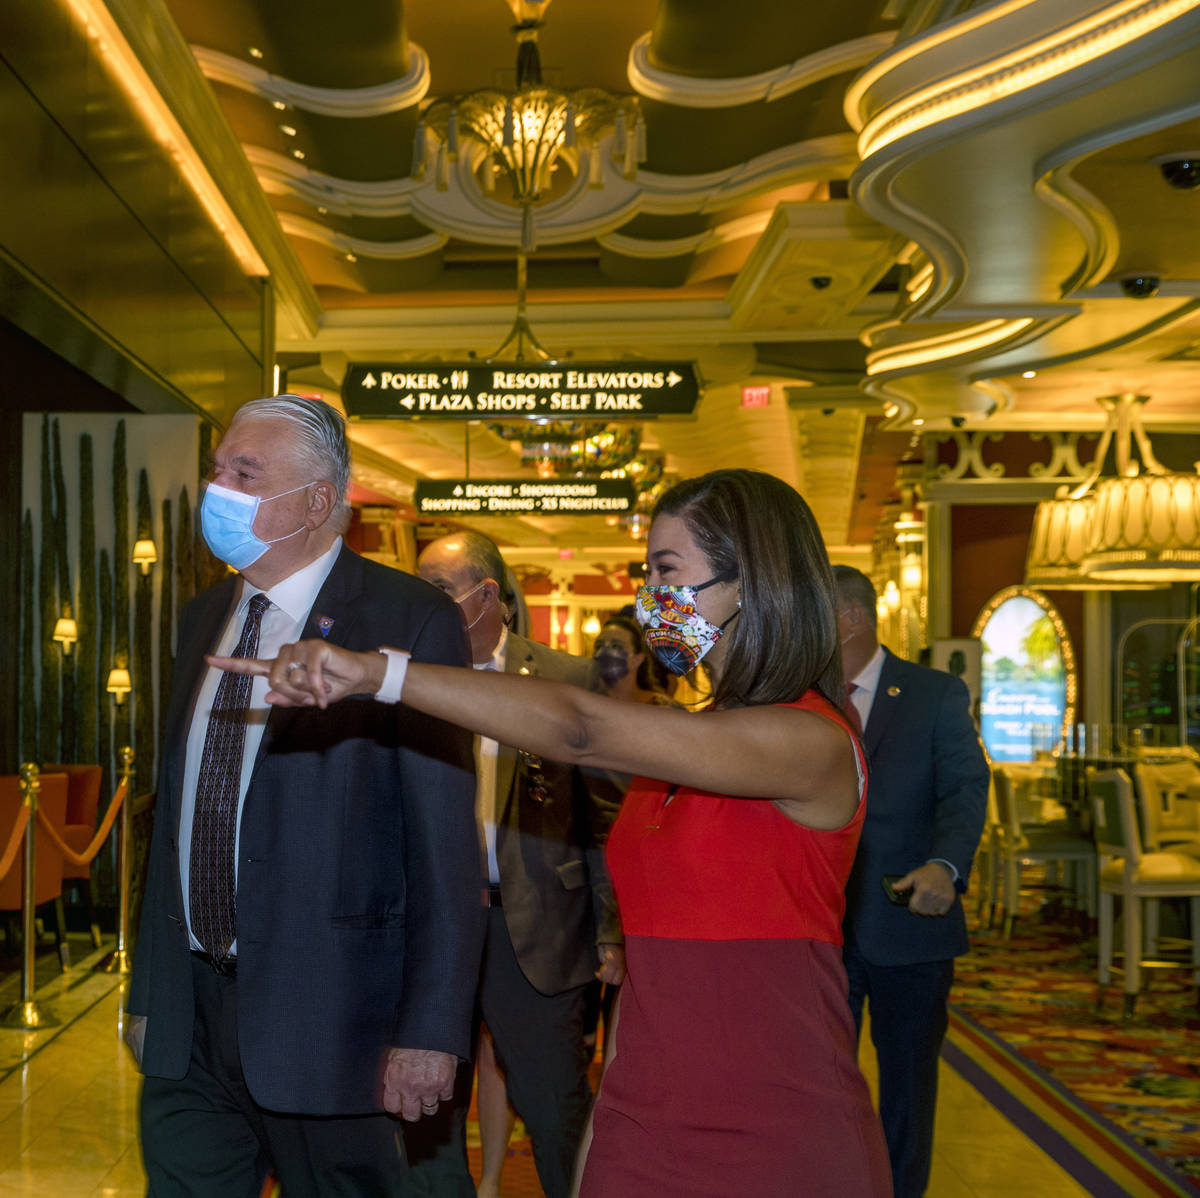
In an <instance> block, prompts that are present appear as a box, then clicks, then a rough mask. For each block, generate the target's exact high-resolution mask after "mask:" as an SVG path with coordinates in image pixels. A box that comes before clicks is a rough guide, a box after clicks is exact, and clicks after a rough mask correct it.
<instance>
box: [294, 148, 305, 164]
mask: <svg viewBox="0 0 1200 1198" xmlns="http://www.w3.org/2000/svg"><path fill="white" fill-rule="evenodd" d="M292 157H293V158H295V159H297V160H298V161H300V162H303V161H304V151H303V150H293V151H292Z"/></svg>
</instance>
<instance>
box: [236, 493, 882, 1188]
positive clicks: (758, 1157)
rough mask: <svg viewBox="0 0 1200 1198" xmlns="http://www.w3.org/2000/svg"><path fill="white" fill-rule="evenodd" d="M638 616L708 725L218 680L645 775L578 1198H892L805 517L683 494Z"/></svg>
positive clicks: (829, 630)
mask: <svg viewBox="0 0 1200 1198" xmlns="http://www.w3.org/2000/svg"><path fill="white" fill-rule="evenodd" d="M637 607H638V619H639V622H640V623H641V624H642V625H643V629H644V631H645V637H646V643H647V645H648V646H649V647H650V649H651V650H652V651H653V652H654V653H655V655H656V656H657V657H658V658H659V660H660V661H662V662H663V663H664V664H665V665H666V666H667V668H668V669H671V670H673V671H675V672H677V673H683V672H685V671H687V670H689V669H691V668H692V667H694V666H695V665H696V664H697V662H699V660H700V659H701V658H704V660H705V664H706V665H707V666H708V667H709V672H710V675H711V678H712V684H713V701H712V705H711V707H710V708H709V709H708V710H706V711H704V712H699V713H689V712H686V711H680V710H676V709H672V708H669V707H654V706H649V705H646V704H639V703H621V702H616V701H613V700H612V699H607V698H602V697H600V696H597V695H592V694H589V693H588V692H586V691H581V690H579V689H577V688H572V687H567V686H563V685H560V684H557V683H551V682H545V681H543V680H540V679H529V678H522V677H519V676H514V675H503V674H498V673H488V672H484V671H472V670H455V669H451V668H448V667H437V666H428V665H424V664H417V663H413V664H412V665H411V667H409V666H408V664H407V662H406V661H405V660H404V658H403V656H402V655H397V654H396V653H395V652H394V651H389V652H388V653H386V654H384V653H379V654H371V653H366V654H349V653H346V652H345V651H343V650H340V649H337V648H335V647H334V646H331V645H329V644H328V643H326V642H323V641H306V642H302V643H301V644H300V645H296V646H285V648H284V649H283V650H282V651H281V653H280V656H279V657H278V658H277V659H276V660H275V661H274V662H244V663H243V662H233V661H229V660H220V661H216V664H217V665H219V666H221V667H223V668H230V669H239V670H242V671H244V672H259V673H269V675H270V678H271V685H272V692H271V694H270V695H268V698H269V699H273V700H274V701H277V702H281V703H314V702H315V703H318V704H320V705H322V706H324V705H325V704H326V703H328V702H331V701H333V700H335V699H339V698H341V697H343V696H344V695H347V694H354V693H358V694H361V693H364V692H365V693H369V694H375V693H377V692H379V691H380V690H381V688H382V689H383V692H384V693H385V694H390V696H392V697H393V698H394V697H395V696H396V695H398V694H399V691H400V689H401V687H402V688H403V697H402V701H403V702H404V703H406V704H408V705H410V706H412V707H415V708H417V709H418V710H420V711H424V712H427V713H429V714H430V715H434V716H438V717H441V718H443V719H447V720H452V721H454V722H456V723H459V724H463V725H465V726H466V727H468V728H471V729H472V730H473V731H475V732H478V733H480V734H481V735H484V736H490V737H493V738H495V739H497V740H500V741H503V742H505V743H509V744H514V745H517V746H519V747H521V748H523V749H526V750H527V751H529V752H533V753H537V754H538V755H540V756H544V757H550V758H555V759H558V760H561V761H573V762H578V763H580V764H583V765H589V766H595V767H600V768H607V769H614V770H622V771H625V772H627V773H631V774H634V775H637V779H636V781H635V782H634V784H633V786H632V787H631V789H630V792H629V795H628V796H627V798H626V800H625V803H624V805H623V807H622V810H621V814H620V817H619V818H618V820H617V823H616V825H615V826H614V828H613V831H612V834H611V836H610V838H609V846H608V855H609V864H610V869H611V872H612V875H613V881H614V884H615V885H616V889H617V897H618V901H619V903H620V906H621V912H622V919H623V922H624V925H625V936H626V958H627V967H628V973H627V978H626V983H625V987H624V989H623V992H622V994H621V997H620V1000H619V1003H618V1016H617V1026H616V1029H615V1033H614V1039H613V1041H612V1045H611V1047H610V1052H609V1059H608V1065H607V1068H606V1072H605V1075H604V1079H603V1082H602V1084H601V1089H600V1093H599V1095H598V1096H597V1100H596V1106H595V1110H594V1121H593V1134H592V1137H591V1139H590V1142H586V1143H585V1145H584V1147H583V1149H582V1151H581V1154H580V1170H579V1178H580V1182H579V1193H580V1196H581V1198H823V1196H828V1198H835V1196H836V1198H844V1196H845V1195H851V1194H852V1195H854V1196H855V1198H887V1196H888V1195H890V1194H891V1175H890V1169H889V1165H888V1158H887V1151H886V1148H885V1147H884V1142H883V1134H882V1131H881V1129H880V1126H879V1120H878V1118H877V1116H876V1115H875V1113H874V1111H873V1110H872V1107H871V1103H870V1098H869V1096H868V1092H867V1087H866V1083H865V1082H864V1080H863V1077H862V1075H861V1073H860V1072H859V1070H858V1066H857V1063H856V1059H855V1035H854V1027H853V1023H852V1021H851V1018H850V1011H849V1007H848V1005H847V1001H846V978H845V974H844V972H843V970H842V963H841V950H840V946H841V918H842V911H843V906H844V898H843V888H844V886H845V883H846V879H847V877H848V876H849V872H850V866H851V863H852V861H853V858H854V852H855V848H856V846H857V843H858V836H859V831H860V828H861V825H862V818H863V802H864V796H865V793H866V777H865V767H864V762H863V757H862V751H861V748H860V747H859V746H858V743H857V741H856V740H855V739H854V736H853V734H852V732H851V731H850V729H849V726H848V725H847V723H846V720H845V719H844V718H843V716H842V715H841V713H840V712H839V710H838V708H837V706H836V704H837V703H838V702H839V700H840V697H841V694H842V686H841V665H840V657H839V652H838V641H837V621H836V603H835V591H834V587H833V582H832V578H831V574H830V569H829V562H828V558H827V556H826V554H825V549H824V546H823V544H822V542H821V538H820V534H819V532H818V530H817V526H816V522H815V520H814V519H813V516H812V513H811V511H810V510H809V508H808V505H807V504H806V503H805V502H804V500H803V499H802V498H801V497H800V496H799V495H798V494H797V493H796V492H795V491H794V490H793V489H792V488H791V487H789V486H787V485H786V484H785V483H783V482H781V481H780V480H778V479H776V478H774V477H772V476H770V475H766V474H760V473H757V472H753V471H747V470H720V471H715V472H714V473H712V474H708V475H705V476H703V477H701V478H698V479H692V480H689V481H687V482H683V483H680V484H677V485H676V486H675V487H674V488H672V489H671V490H670V491H669V492H667V494H666V495H665V496H664V497H663V498H662V500H661V501H660V502H659V505H658V507H657V509H656V511H655V514H654V519H653V523H652V526H651V530H650V536H649V540H648V543H647V558H646V584H645V585H644V586H643V587H642V588H641V590H640V591H639V594H638V603H637ZM397 674H399V678H397Z"/></svg>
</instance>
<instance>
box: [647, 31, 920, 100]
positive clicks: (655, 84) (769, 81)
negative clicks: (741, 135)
mask: <svg viewBox="0 0 1200 1198" xmlns="http://www.w3.org/2000/svg"><path fill="white" fill-rule="evenodd" d="M650 39H651V35H650V34H649V33H645V34H643V35H642V36H641V37H640V38H638V39H637V41H636V42H634V43H633V45H632V46H631V47H630V49H629V67H628V72H627V73H628V76H629V84H630V86H631V87H632V88H633V90H634V91H635V92H637V93H638V95H640V96H645V97H646V98H647V99H648V100H658V101H660V102H661V103H663V104H674V105H676V106H678V107H680V108H735V107H738V106H739V105H743V104H755V103H758V102H761V101H767V102H770V101H772V100H781V99H783V97H784V96H790V95H791V94H792V93H793V92H798V91H800V90H802V89H803V88H806V87H811V86H812V85H813V84H814V83H820V82H821V81H822V80H824V79H831V78H833V77H835V76H837V75H842V74H845V73H846V72H848V71H856V70H858V69H859V68H860V67H863V66H865V65H866V64H867V63H869V62H871V61H872V60H873V59H875V58H878V56H879V55H880V54H882V53H883V52H884V51H885V50H887V49H888V48H889V47H891V45H892V44H893V43H894V42H895V40H896V34H895V32H894V31H892V32H886V33H871V34H867V35H866V36H865V37H858V38H854V39H852V40H851V41H848V42H842V43H840V44H839V45H836V46H829V47H827V48H826V49H823V50H819V51H817V52H816V53H815V54H807V55H805V56H804V57H803V58H798V59H796V60H795V62H790V63H786V64H784V65H783V66H781V67H775V68H774V69H772V70H769V71H760V72H759V73H758V74H756V75H743V76H740V77H736V78H717V79H714V78H703V77H700V76H696V75H680V74H677V73H676V72H674V71H665V70H663V69H662V68H661V67H656V66H655V65H654V63H653V62H652V61H651V55H650Z"/></svg>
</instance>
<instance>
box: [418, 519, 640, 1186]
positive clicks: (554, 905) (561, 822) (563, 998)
mask: <svg viewBox="0 0 1200 1198" xmlns="http://www.w3.org/2000/svg"><path fill="white" fill-rule="evenodd" d="M417 570H418V572H419V573H420V575H421V577H422V578H424V579H426V580H427V581H428V582H431V583H432V584H433V585H434V586H436V587H438V588H439V589H441V590H443V591H445V592H446V594H448V595H450V596H452V597H453V598H454V599H455V600H456V601H457V602H458V603H459V605H460V607H461V608H462V612H463V618H464V620H465V621H466V624H467V629H468V636H469V637H470V641H471V655H472V659H473V663H474V666H475V668H476V669H495V670H503V671H505V672H507V673H510V674H532V675H535V676H539V677H543V678H553V679H555V680H557V681H561V682H569V683H573V684H574V685H577V686H586V685H587V681H588V676H589V669H590V662H588V661H586V660H584V659H581V658H577V657H572V656H571V655H570V654H567V653H560V652H558V651H556V650H554V649H548V648H546V646H544V645H539V644H537V643H536V642H534V641H529V640H526V639H525V638H524V637H522V636H518V635H517V633H515V632H513V631H511V630H510V629H509V628H508V619H509V613H510V612H511V611H512V610H513V608H514V604H515V602H516V594H515V592H514V591H513V590H511V589H510V587H509V584H508V582H507V581H506V573H507V572H506V569H505V565H504V559H503V557H502V556H501V555H500V551H499V550H498V549H497V548H496V545H495V544H494V543H493V542H492V541H491V540H489V539H488V538H487V537H485V536H484V535H483V534H482V533H478V532H473V531H467V532H462V533H455V534H453V535H451V536H448V537H442V538H441V539H439V540H437V541H434V542H432V543H431V544H430V545H429V546H427V547H426V549H425V550H424V552H423V553H422V554H421V556H420V559H419V560H418V562H417ZM475 748H476V754H477V757H476V766H477V774H478V779H479V782H478V790H477V799H476V804H477V818H478V821H479V830H480V839H481V842H482V858H483V861H482V868H483V879H482V881H483V891H484V893H485V895H487V902H488V906H489V910H488V916H487V933H486V940H485V946H484V954H483V968H482V971H481V973H480V985H479V997H478V1009H479V1014H480V1016H481V1017H482V1019H483V1021H484V1022H485V1023H486V1024H487V1026H488V1030H489V1031H490V1032H491V1035H492V1041H493V1043H494V1045H495V1053H496V1059H497V1062H498V1063H499V1065H500V1068H501V1069H502V1070H503V1072H504V1074H505V1077H506V1081H507V1087H508V1095H509V1098H510V1100H511V1101H512V1104H513V1106H514V1107H515V1108H516V1111H517V1113H518V1114H519V1115H520V1116H521V1118H522V1119H523V1120H524V1122H525V1126H526V1129H527V1130H528V1132H529V1135H530V1138H531V1139H532V1140H533V1155H534V1161H535V1163H536V1165H537V1170H538V1177H539V1179H540V1181H541V1184H542V1189H543V1190H544V1191H545V1194H546V1196H547V1198H566V1196H567V1194H568V1193H569V1191H570V1187H571V1177H572V1172H573V1168H574V1160H575V1153H576V1150H577V1148H578V1146H579V1140H580V1137H581V1135H582V1132H583V1128H584V1124H585V1123H586V1121H587V1114H588V1110H589V1107H590V1105H591V1089H590V1087H589V1085H588V1080H587V1064H588V1054H587V1052H586V1050H585V1048H584V1043H583V1002H584V989H585V986H586V984H587V983H588V982H589V981H590V980H591V979H592V978H593V977H594V976H599V977H601V978H602V979H603V980H605V981H610V982H613V983H619V982H620V981H621V980H622V978H623V977H624V972H625V963H624V949H623V947H622V940H623V937H622V935H621V927H620V920H619V918H618V915H617V910H616V903H615V900H614V897H613V891H612V883H611V882H610V881H609V877H608V871H607V869H606V867H605V865H604V853H603V843H604V839H605V837H606V835H607V831H608V825H609V824H610V823H611V820H612V815H613V810H614V806H613V804H611V803H609V804H604V803H603V802H601V801H600V799H601V796H600V794H599V791H600V789H601V788H602V787H603V786H605V785H606V781H607V779H606V776H605V777H600V776H596V777H592V776H589V775H588V774H586V773H584V772H583V771H580V770H579V769H576V768H575V767H572V766H570V765H564V764H562V763H561V762H556V761H545V760H542V759H541V758H533V757H530V756H529V755H527V754H522V753H520V752H519V751H518V750H517V749H515V748H514V747H513V746H511V745H498V744H496V742H495V741H488V740H486V739H481V738H478V737H477V738H476V742H475ZM605 797H608V796H605ZM463 1073H464V1075H465V1076H464V1077H463V1078H462V1079H460V1086H459V1102H458V1107H457V1110H456V1111H455V1113H454V1115H453V1116H448V1115H447V1116H439V1119H438V1120H431V1121H430V1123H429V1126H428V1127H427V1126H424V1125H423V1126H420V1127H417V1128H414V1129H411V1131H412V1134H411V1135H410V1136H409V1144H410V1147H411V1149H412V1155H413V1163H414V1168H413V1171H412V1174H411V1175H410V1177H409V1180H408V1182H407V1183H406V1191H405V1192H406V1193H409V1194H417V1193H420V1194H430V1195H434V1196H435V1198H460V1196H461V1198H469V1196H472V1195H474V1193H475V1190H474V1187H473V1186H472V1185H471V1179H470V1175H469V1173H468V1172H467V1162H466V1145H465V1142H464V1140H463V1130H464V1127H465V1118H466V1106H467V1103H468V1101H469V1099H470V1073H469V1071H466V1070H464V1071H463ZM443 1121H444V1122H445V1123H446V1126H444V1127H442V1128H441V1129H439V1130H440V1132H441V1139H442V1143H441V1144H439V1145H436V1146H435V1145H431V1144H428V1143H422V1142H423V1141H426V1140H428V1139H429V1136H428V1135H427V1133H429V1132H432V1131H434V1130H435V1129H438V1124H439V1123H441V1122H443ZM422 1157H425V1160H424V1161H423V1160H422ZM423 1174H424V1177H423V1176H422V1175H423Z"/></svg>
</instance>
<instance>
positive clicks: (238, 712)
mask: <svg viewBox="0 0 1200 1198" xmlns="http://www.w3.org/2000/svg"><path fill="white" fill-rule="evenodd" d="M270 606H271V601H270V600H269V599H268V598H267V597H266V595H255V596H254V598H252V599H251V600H250V608H249V610H248V611H247V612H246V623H245V624H244V625H243V626H242V635H241V639H240V640H239V641H238V643H237V646H236V648H235V649H234V651H233V652H232V653H231V654H230V656H231V657H255V656H256V655H257V654H258V630H259V625H260V624H261V623H262V616H263V612H265V611H266V610H267V608H268V607H270ZM251 681H252V680H251V678H250V677H249V675H246V674H222V675H221V682H220V684H219V685H218V687H217V697H216V698H215V699H214V700H213V705H212V712H211V713H210V715H209V717H208V730H207V731H206V732H205V734H204V753H203V756H202V757H201V760H200V776H199V778H198V780H197V782H196V806H195V813H194V815H193V816H192V848H191V857H190V861H191V875H190V881H189V886H188V890H189V894H188V913H189V915H190V916H191V919H192V933H193V934H194V935H195V937H196V939H197V940H198V941H200V943H201V945H202V946H203V947H204V950H205V952H207V953H209V955H210V956H212V957H213V959H214V960H220V959H221V958H222V957H224V956H225V954H226V953H227V952H228V951H229V946H230V945H231V944H232V943H233V942H234V939H235V938H236V935H237V933H236V923H235V918H234V870H233V865H234V861H233V852H234V841H235V837H236V835H237V809H238V796H239V793H240V791H241V783H242V751H243V748H244V747H245V744H246V717H247V715H248V713H249V710H250V683H251Z"/></svg>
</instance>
